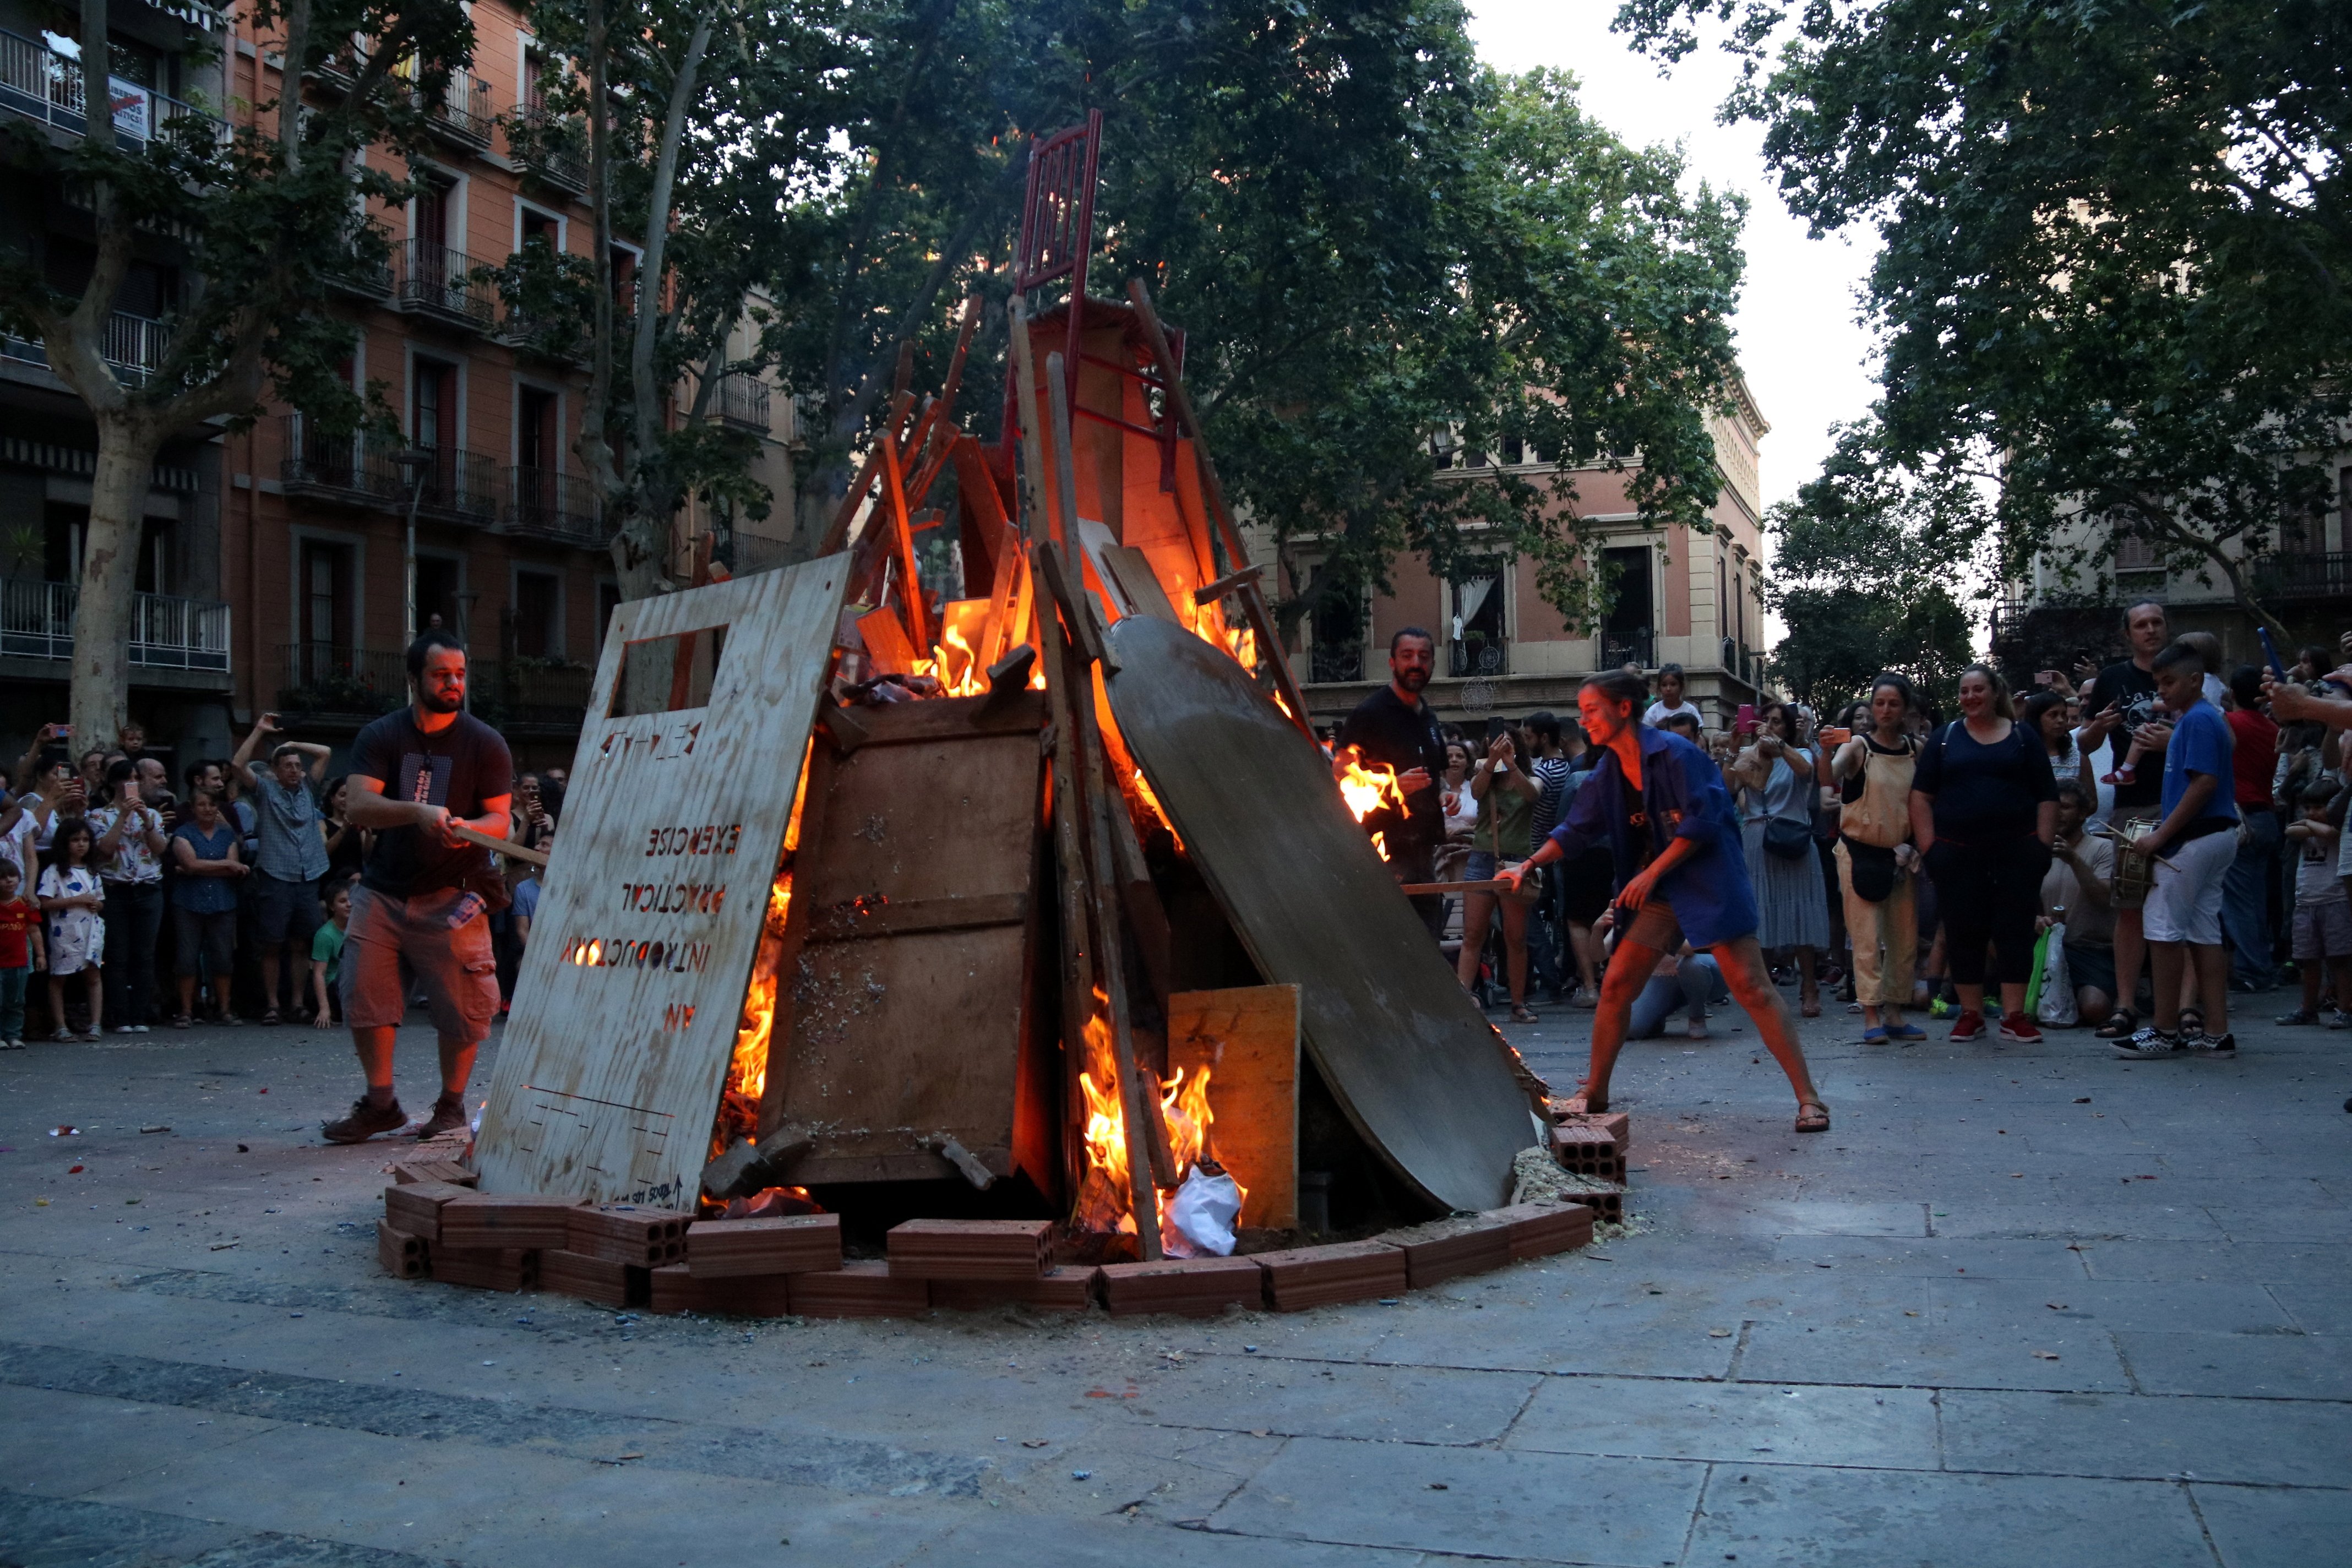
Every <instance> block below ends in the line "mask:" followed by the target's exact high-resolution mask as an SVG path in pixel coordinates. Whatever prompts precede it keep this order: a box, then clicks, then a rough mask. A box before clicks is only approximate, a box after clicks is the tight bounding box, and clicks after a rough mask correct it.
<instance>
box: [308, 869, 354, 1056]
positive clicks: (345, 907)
mask: <svg viewBox="0 0 2352 1568" xmlns="http://www.w3.org/2000/svg"><path fill="white" fill-rule="evenodd" d="M321 901H322V902H323V903H324V904H325V905H326V909H327V922H326V923H325V924H324V925H322V926H320V928H319V929H318V930H317V931H314V932H313V933H311V937H310V997H311V1000H312V1001H313V1002H314V1003H315V1004H316V1005H317V1009H318V1010H317V1013H316V1015H315V1016H313V1017H312V1018H311V1020H310V1021H311V1023H313V1024H314V1025H316V1026H319V1027H320V1028H325V1027H326V1026H329V1025H330V1024H331V1023H332V1022H333V1021H334V1018H333V1008H332V1005H331V998H332V997H333V995H334V987H335V982H336V980H337V978H338V977H339V975H338V972H339V971H340V970H341V967H342V958H343V932H344V931H346V930H348V929H349V928H350V926H351V923H352V889H351V885H350V884H349V883H347V882H339V883H337V884H336V885H335V886H333V887H331V888H330V889H327V896H326V898H325V899H324V900H321Z"/></svg>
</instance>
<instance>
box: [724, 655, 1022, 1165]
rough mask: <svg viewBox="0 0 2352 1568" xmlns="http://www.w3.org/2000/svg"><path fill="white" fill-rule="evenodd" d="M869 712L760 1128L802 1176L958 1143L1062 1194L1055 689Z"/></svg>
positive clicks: (897, 1160) (800, 876)
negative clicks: (1049, 931) (1053, 804)
mask: <svg viewBox="0 0 2352 1568" xmlns="http://www.w3.org/2000/svg"><path fill="white" fill-rule="evenodd" d="M986 707H987V705H986V702H985V700H983V699H981V698H958V699H949V700H932V701H924V702H908V703H901V704H898V705H897V706H895V707H889V708H879V709H861V710H858V722H859V724H860V727H861V730H862V731H863V736H862V739H861V740H860V741H859V742H858V743H857V744H856V747H855V749H854V750H851V751H849V752H846V753H842V752H838V751H836V750H835V749H834V748H832V747H829V746H823V745H821V746H819V748H818V749H817V752H816V756H815V760H814V762H813V763H812V764H811V768H810V773H809V797H808V805H807V806H806V808H805V810H804V811H803V816H802V818H801V848H800V853H799V855H798V857H797V858H796V859H795V862H794V871H793V903H792V912H791V916H790V920H789V922H788V924H787V927H786V930H785V935H784V951H783V955H782V969H781V973H782V974H783V976H784V986H783V988H782V992H781V993H780V994H779V996H778V999H777V1011H776V1020H775V1037H776V1041H777V1044H776V1045H775V1047H773V1048H772V1050H771V1051H770V1053H769V1060H768V1080H767V1088H766V1093H765V1095H764V1097H763V1099H762V1100H761V1115H760V1129H761V1141H762V1142H768V1141H770V1140H772V1139H773V1138H774V1137H776V1136H777V1135H778V1134H779V1133H782V1135H784V1136H785V1137H787V1138H789V1139H790V1140H791V1141H793V1142H803V1141H806V1142H808V1143H809V1144H810V1148H809V1151H808V1152H806V1153H805V1154H803V1155H802V1156H801V1157H799V1158H798V1159H797V1160H795V1161H794V1162H793V1164H792V1166H791V1167H790V1171H791V1179H792V1180H793V1182H795V1183H797V1184H803V1185H818V1184H827V1183H837V1182H869V1181H908V1180H917V1181H919V1180H932V1179H938V1178H940V1177H946V1176H952V1175H954V1174H955V1173H956V1167H955V1166H954V1165H953V1164H952V1163H950V1162H949V1161H948V1160H946V1159H945V1158H943V1157H942V1155H941V1154H940V1152H939V1151H940V1147H941V1145H942V1144H943V1142H944V1141H945V1140H947V1139H950V1138H951V1139H953V1140H954V1141H955V1142H957V1143H959V1144H961V1146H962V1148H963V1150H964V1151H965V1152H968V1153H969V1154H970V1155H971V1157H972V1158H974V1159H976V1160H978V1161H979V1162H980V1163H982V1165H984V1166H986V1167H987V1168H988V1169H989V1170H990V1171H991V1172H992V1173H995V1174H997V1175H1000V1176H1002V1175H1010V1174H1012V1173H1014V1172H1016V1171H1019V1172H1023V1173H1026V1174H1027V1175H1028V1177H1029V1178H1030V1180H1031V1181H1032V1182H1033V1183H1034V1184H1036V1185H1037V1187H1038V1188H1039V1190H1041V1191H1044V1192H1047V1193H1051V1192H1052V1191H1054V1190H1055V1187H1056V1186H1057V1184H1058V1183H1057V1179H1056V1177H1055V1170H1054V1167H1055V1138H1054V1131H1053V1122H1054V1118H1055V1105H1056V1103H1057V1101H1058V1088H1057V1084H1056V1075H1055V1070H1054V1063H1053V1060H1052V1055H1051V1041H1050V1039H1048V1038H1047V1037H1046V1036H1045V1033H1043V1032H1042V1031H1041V1030H1040V1027H1039V1022H1038V1020H1037V1019H1036V1018H1035V1017H1034V1016H1033V1011H1032V1008H1031V1001H1032V997H1033V994H1034V989H1035V972H1034V963H1035V947H1036V938H1037V931H1038V917H1039V915H1040V914H1041V912H1042V904H1041V902H1040V900H1039V897H1038V889H1037V887H1036V880H1037V873H1038V865H1039V853H1038V838H1039V835H1040V832H1041V831H1042V822H1043V809H1042V808H1043V805H1044V798H1043V784H1044V778H1045V763H1044V757H1043V753H1042V752H1041V749H1040V747H1039V745H1038V733H1039V731H1040V730H1041V729H1042V728H1043V727H1044V725H1045V699H1044V696H1043V695H1042V694H1041V693H1037V692H1022V693H1020V694H1018V695H1017V696H1015V697H1013V699H1012V700H1010V701H1009V702H1006V703H1004V704H1003V705H1001V706H1000V707H998V708H996V709H995V710H992V711H991V710H986Z"/></svg>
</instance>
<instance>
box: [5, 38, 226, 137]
mask: <svg viewBox="0 0 2352 1568" xmlns="http://www.w3.org/2000/svg"><path fill="white" fill-rule="evenodd" d="M106 85H107V95H108V97H109V99H110V101H111V103H112V113H113V119H114V140H115V145H116V146H118V147H120V148H121V149H122V150H123V151H124V152H136V151H138V150H139V149H141V148H142V147H144V146H146V145H147V143H149V142H152V141H154V140H156V139H157V138H158V137H162V136H168V135H173V134H175V133H177V132H183V131H191V130H192V131H194V132H196V133H197V134H198V136H199V137H200V138H209V139H210V140H211V141H212V142H214V144H215V145H219V144H222V143H225V142H227V141H228V139H229V134H230V133H229V127H228V122H227V121H225V120H222V119H219V118H218V117H216V116H215V115H210V114H206V113H205V112H204V110H200V109H198V108H196V107H195V105H194V104H191V103H184V102H182V101H181V100H178V99H176V98H173V97H172V96H170V95H169V94H167V93H161V92H157V91H155V90H154V89H152V88H145V87H141V86H140V85H139V84H138V83H137V82H131V81H124V80H123V79H121V77H109V78H108V79H107V84H106ZM0 109H5V110H8V111H9V112H10V113H13V114H20V115H23V116H24V117H25V118H26V119H27V120H35V121H39V122H40V123H42V124H44V125H47V126H51V127H53V128H55V129H57V130H58V131H62V132H65V133H66V134H67V135H68V136H87V135H89V103H88V95H87V92H86V84H85V83H84V81H83V79H82V68H81V62H80V61H79V60H78V59H76V58H73V57H72V56H70V55H61V54H59V53H58V52H57V50H55V49H53V48H51V47H48V45H47V44H45V43H43V42H41V41H40V40H39V39H37V38H28V37H24V36H23V35H22V34H19V33H11V32H5V31H0Z"/></svg>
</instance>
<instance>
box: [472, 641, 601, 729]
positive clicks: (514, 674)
mask: <svg viewBox="0 0 2352 1568" xmlns="http://www.w3.org/2000/svg"><path fill="white" fill-rule="evenodd" d="M595 683H596V672H595V671H594V670H593V669H589V668H585V667H583V666H580V665H574V664H565V663H562V662H560V661H557V660H552V659H542V658H530V657H528V656H517V657H516V658H509V659H500V660H498V661H496V662H490V661H483V662H480V663H475V664H471V665H469V666H468V668H467V691H468V695H469V697H470V699H471V700H472V704H473V708H474V710H475V711H476V712H477V713H479V714H481V715H483V716H484V717H485V718H488V719H491V720H493V721H495V722H497V723H499V724H544V725H556V726H562V727H565V728H570V729H575V730H576V729H578V728H579V727H580V723H581V721H582V720H583V719H584V718H585V717H586V715H587V712H588V698H589V694H590V691H591V689H592V688H593V687H594V685H595Z"/></svg>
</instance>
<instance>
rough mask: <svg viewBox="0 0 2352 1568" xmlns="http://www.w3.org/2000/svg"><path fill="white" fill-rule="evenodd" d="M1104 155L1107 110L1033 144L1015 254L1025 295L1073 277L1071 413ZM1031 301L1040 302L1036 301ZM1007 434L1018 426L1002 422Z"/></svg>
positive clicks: (1016, 282) (1011, 405) (1008, 369)
mask: <svg viewBox="0 0 2352 1568" xmlns="http://www.w3.org/2000/svg"><path fill="white" fill-rule="evenodd" d="M1101 155H1102V110H1099V109H1090V110H1087V118H1086V121H1085V123H1083V124H1079V125H1072V126H1069V127H1067V128H1066V129H1064V130H1060V131H1056V132H1054V133H1053V134H1052V135H1051V136H1048V137H1046V138H1045V140H1044V141H1042V142H1035V143H1033V144H1032V145H1031V147H1030V149H1029V184H1028V188H1027V189H1026V190H1025V191H1024V192H1023V194H1022V197H1021V248H1020V250H1019V252H1018V253H1016V254H1015V255H1014V257H1013V290H1014V292H1016V293H1018V294H1021V295H1022V296H1024V298H1026V297H1028V296H1029V294H1030V291H1031V290H1032V289H1036V288H1038V287H1039V286H1041V285H1043V284H1046V283H1050V282H1052V281H1053V280H1054V279H1056V278H1062V277H1067V278H1068V279H1069V280H1070V321H1069V331H1068V342H1069V346H1068V348H1067V349H1066V350H1065V351H1064V353H1063V354H1062V363H1065V364H1066V365H1068V366H1069V367H1070V373H1071V374H1070V377H1069V384H1068V386H1067V387H1066V389H1065V392H1064V395H1065V396H1066V398H1067V399H1068V401H1069V405H1070V408H1071V410H1072V412H1073V414H1075V413H1076V409H1077V405H1078V377H1077V364H1078V342H1079V335H1080V333H1081V332H1082V331H1084V330H1085V324H1084V317H1085V315H1086V300H1087V254H1088V253H1089V252H1090V251H1092V250H1093V249H1094V244H1095V176H1096V174H1097V169H1098V167H1099V165H1100V161H1101ZM1031 304H1032V306H1033V314H1034V304H1035V301H1034V300H1031ZM1005 373H1006V374H1005V380H1006V382H1007V394H1008V395H1007V396H1006V397H1005V400H1004V402H1005V412H1006V413H1007V414H1008V415H1010V414H1012V413H1013V410H1014V409H1015V408H1016V407H1017V406H1018V405H1017V404H1016V403H1015V402H1014V398H1015V397H1016V396H1017V395H1018V394H1017V393H1014V392H1013V389H1012V387H1011V385H1010V384H1011V382H1012V381H1013V377H1014V374H1015V373H1014V372H1013V364H1012V361H1011V358H1010V356H1008V357H1007V361H1006V365H1005ZM1004 427H1005V430H1006V431H1007V432H1008V434H1009V433H1010V432H1011V431H1012V430H1013V428H1014V426H1013V421H1012V420H1011V419H1007V420H1006V421H1005V426H1004Z"/></svg>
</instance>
